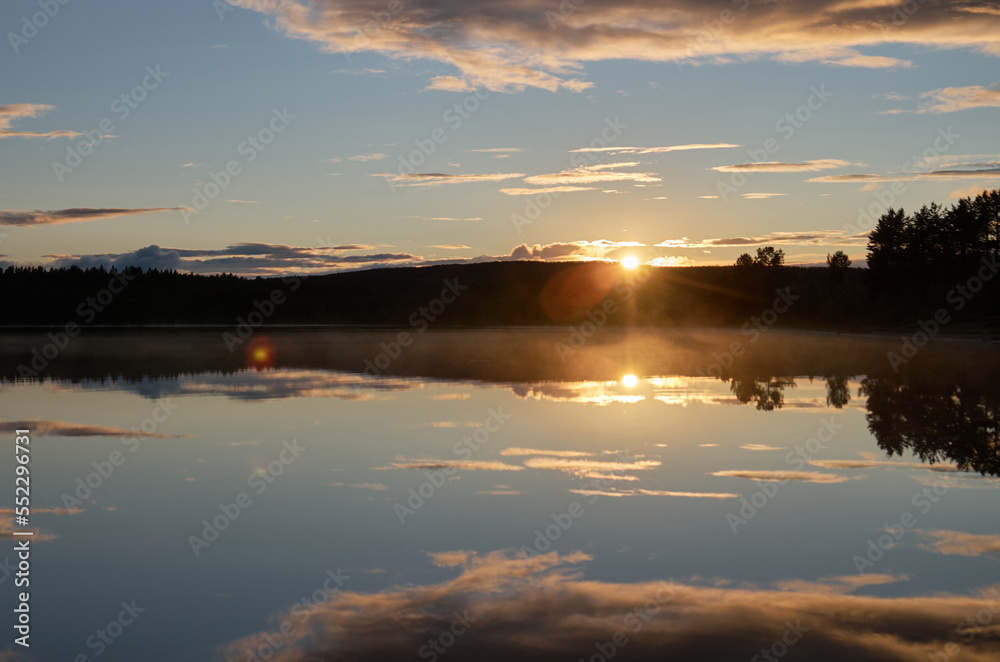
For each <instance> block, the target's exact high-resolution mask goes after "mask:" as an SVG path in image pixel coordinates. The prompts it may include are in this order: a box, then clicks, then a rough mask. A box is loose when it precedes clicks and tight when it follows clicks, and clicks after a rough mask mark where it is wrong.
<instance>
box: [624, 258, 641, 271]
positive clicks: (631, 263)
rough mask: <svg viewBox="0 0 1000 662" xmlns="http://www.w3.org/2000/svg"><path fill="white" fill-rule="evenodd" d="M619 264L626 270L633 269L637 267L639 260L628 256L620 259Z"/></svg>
mask: <svg viewBox="0 0 1000 662" xmlns="http://www.w3.org/2000/svg"><path fill="white" fill-rule="evenodd" d="M621 264H622V266H623V267H624V268H626V269H635V268H636V267H638V266H639V258H637V257H636V256H634V255H628V256H626V257H623V258H622V259H621Z"/></svg>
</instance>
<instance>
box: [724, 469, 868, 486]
mask: <svg viewBox="0 0 1000 662" xmlns="http://www.w3.org/2000/svg"><path fill="white" fill-rule="evenodd" d="M712 475H713V476H721V477H725V478H748V479H750V480H754V481H759V482H770V481H783V480H799V481H802V482H805V483H827V484H833V483H844V482H847V481H849V480H850V478H848V477H847V476H838V475H837V474H825V473H822V472H819V471H716V472H714V473H713V474H712Z"/></svg>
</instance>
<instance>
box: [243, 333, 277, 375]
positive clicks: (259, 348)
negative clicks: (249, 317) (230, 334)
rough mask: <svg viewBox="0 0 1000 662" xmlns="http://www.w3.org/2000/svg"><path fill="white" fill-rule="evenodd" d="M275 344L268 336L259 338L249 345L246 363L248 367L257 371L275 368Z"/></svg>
mask: <svg viewBox="0 0 1000 662" xmlns="http://www.w3.org/2000/svg"><path fill="white" fill-rule="evenodd" d="M274 355H275V350H274V343H272V342H271V339H270V338H268V337H267V336H261V335H259V336H257V337H256V338H254V339H253V340H251V341H250V342H248V343H247V348H246V361H247V365H248V366H249V367H251V368H256V369H257V370H264V369H265V368H271V367H273V366H274Z"/></svg>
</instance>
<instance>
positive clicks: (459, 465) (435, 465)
mask: <svg viewBox="0 0 1000 662" xmlns="http://www.w3.org/2000/svg"><path fill="white" fill-rule="evenodd" d="M379 469H464V470H466V471H523V470H524V467H522V466H518V465H516V464H505V463H504V462H491V461H489V460H400V461H399V462H393V463H392V464H390V465H389V466H388V467H379Z"/></svg>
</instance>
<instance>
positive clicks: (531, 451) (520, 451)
mask: <svg viewBox="0 0 1000 662" xmlns="http://www.w3.org/2000/svg"><path fill="white" fill-rule="evenodd" d="M500 454H501V455H549V456H552V457H589V456H591V455H593V453H584V452H583V451H544V450H538V449H537V448H517V447H513V448H505V449H503V450H502V451H500Z"/></svg>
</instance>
